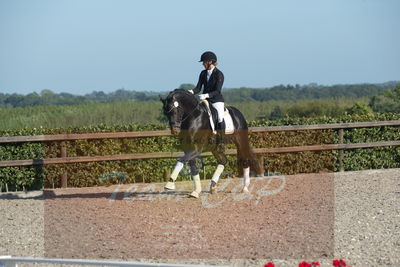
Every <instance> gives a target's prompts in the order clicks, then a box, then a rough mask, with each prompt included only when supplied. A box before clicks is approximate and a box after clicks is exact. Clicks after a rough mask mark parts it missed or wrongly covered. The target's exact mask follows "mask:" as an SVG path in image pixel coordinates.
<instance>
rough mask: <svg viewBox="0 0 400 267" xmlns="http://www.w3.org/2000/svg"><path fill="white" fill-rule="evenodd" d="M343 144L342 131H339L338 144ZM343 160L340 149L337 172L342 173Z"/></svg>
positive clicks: (342, 153)
mask: <svg viewBox="0 0 400 267" xmlns="http://www.w3.org/2000/svg"><path fill="white" fill-rule="evenodd" d="M343 142H344V130H343V129H339V143H340V144H343ZM343 158H344V150H343V149H340V150H339V170H340V171H341V172H344V165H343Z"/></svg>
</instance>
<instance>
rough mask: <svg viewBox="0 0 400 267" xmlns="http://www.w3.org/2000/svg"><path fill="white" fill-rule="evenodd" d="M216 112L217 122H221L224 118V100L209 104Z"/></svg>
mask: <svg viewBox="0 0 400 267" xmlns="http://www.w3.org/2000/svg"><path fill="white" fill-rule="evenodd" d="M211 105H212V106H213V107H214V108H215V109H216V110H217V113H218V122H222V121H223V120H224V112H225V105H224V102H216V103H212V104H211Z"/></svg>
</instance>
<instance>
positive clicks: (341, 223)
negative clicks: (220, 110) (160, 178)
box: [0, 169, 400, 267]
mask: <svg viewBox="0 0 400 267" xmlns="http://www.w3.org/2000/svg"><path fill="white" fill-rule="evenodd" d="M399 178H400V169H389V170H370V171H359V172H345V173H335V174H333V173H328V174H326V173H325V174H301V175H291V176H272V177H264V178H259V179H256V178H254V179H253V180H252V187H251V193H250V194H241V193H239V190H240V186H241V180H240V179H227V180H221V181H220V185H219V192H218V193H217V194H214V195H210V194H208V192H204V193H203V194H202V197H201V198H200V199H192V198H187V193H189V192H190V190H191V188H192V185H191V183H188V182H182V183H179V184H178V187H177V191H176V192H172V193H166V192H164V191H163V190H162V184H151V185H149V184H129V185H121V186H119V185H115V186H110V187H93V188H84V189H74V188H69V189H56V190H46V191H45V192H44V194H42V192H31V193H30V194H29V195H25V194H23V193H13V194H5V193H3V194H0V214H1V216H0V255H13V256H30V257H52V258H53V257H56V258H85V259H116V260H134V261H144V262H164V263H188V264H210V265H230V266H263V264H264V263H265V262H267V261H270V260H273V261H274V263H275V264H276V266H277V267H278V266H283V267H284V266H297V265H298V262H299V261H300V260H308V261H320V262H321V263H322V266H332V264H331V262H332V260H333V259H335V258H343V259H345V260H346V262H347V263H349V264H350V265H351V266H353V267H354V266H400V259H399V256H398V255H400V231H399V230H400V218H399V217H400V180H399ZM203 188H204V189H205V190H206V191H208V181H203ZM19 266H31V264H20V265H19ZM41 266H43V265H41ZM53 266H54V265H53Z"/></svg>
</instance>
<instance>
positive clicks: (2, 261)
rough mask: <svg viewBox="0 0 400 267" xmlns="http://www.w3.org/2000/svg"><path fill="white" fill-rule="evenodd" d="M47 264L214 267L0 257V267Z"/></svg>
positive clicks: (183, 265) (184, 265) (184, 266)
mask: <svg viewBox="0 0 400 267" xmlns="http://www.w3.org/2000/svg"><path fill="white" fill-rule="evenodd" d="M23 262H25V263H27V262H29V263H48V264H79V265H96V266H131V267H156V266H158V267H216V266H215V265H213V266H210V265H191V264H169V263H143V262H129V261H100V260H81V259H44V258H29V257H27V258H22V257H11V256H0V267H17V266H18V265H17V263H23Z"/></svg>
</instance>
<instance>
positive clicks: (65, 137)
mask: <svg viewBox="0 0 400 267" xmlns="http://www.w3.org/2000/svg"><path fill="white" fill-rule="evenodd" d="M384 126H400V120H393V121H377V122H357V123H335V124H315V125H293V126H271V127H251V128H250V129H249V132H252V133H268V132H283V131H306V130H328V129H331V130H338V132H339V143H338V144H323V145H310V146H294V147H276V148H254V153H256V154H265V153H291V152H292V153H293V152H304V151H324V150H339V151H340V152H339V166H340V170H341V171H343V170H344V167H343V155H344V153H343V151H344V150H346V149H355V148H372V147H384V146H399V145H400V140H393V141H381V142H369V143H352V144H345V143H344V140H343V136H344V130H345V129H354V128H369V127H384ZM157 136H171V133H170V131H169V130H161V131H140V132H113V133H85V134H56V135H36V136H10V137H8V136H6V137H0V144H4V143H25V142H50V141H51V142H53V141H59V142H61V151H60V154H61V157H60V158H48V159H29V160H6V161H0V167H10V166H32V165H48V164H62V163H77V162H97V161H110V160H132V159H153V158H175V157H180V156H182V155H183V152H154V153H135V154H121V155H108V156H82V157H68V156H67V155H68V153H67V150H66V146H65V142H66V141H72V140H85V139H111V138H139V137H157ZM226 154H228V155H233V154H236V149H228V150H227V151H226ZM202 155H203V156H209V155H211V153H210V152H206V153H203V154H202ZM61 180H62V186H63V187H66V185H67V174H66V173H64V174H63V176H62V178H61Z"/></svg>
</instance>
